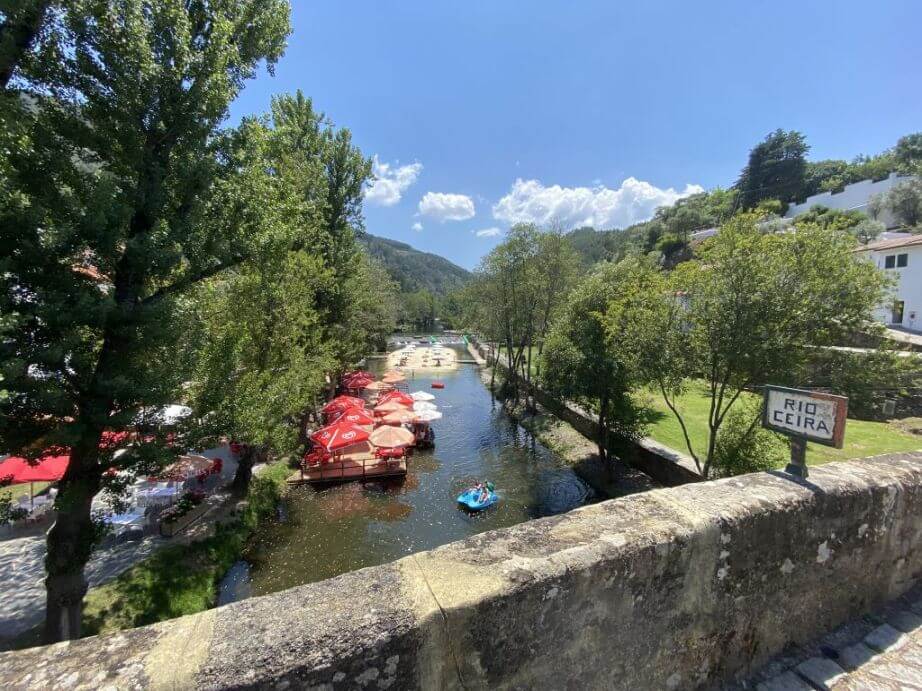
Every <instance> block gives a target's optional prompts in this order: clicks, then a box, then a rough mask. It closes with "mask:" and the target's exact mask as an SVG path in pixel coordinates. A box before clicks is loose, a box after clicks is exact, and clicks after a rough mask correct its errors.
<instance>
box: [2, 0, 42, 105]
mask: <svg viewBox="0 0 922 691" xmlns="http://www.w3.org/2000/svg"><path fill="white" fill-rule="evenodd" d="M4 4H6V3H4ZM49 5H51V0H31V2H27V3H26V7H25V9H21V10H20V11H19V12H18V13H14V16H13V17H8V18H7V20H6V21H5V22H4V23H3V25H2V26H0V88H3V89H5V88H6V86H7V84H9V82H10V79H11V78H12V77H13V72H14V71H15V70H16V67H17V66H18V65H19V63H20V62H22V58H23V56H24V55H25V54H26V53H27V52H28V51H29V50H30V49H31V48H32V43H33V42H34V41H35V37H36V36H38V33H39V31H41V28H42V24H43V23H44V21H45V13H46V12H47V11H48V6H49Z"/></svg>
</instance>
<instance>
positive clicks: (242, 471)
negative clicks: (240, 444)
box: [231, 444, 257, 497]
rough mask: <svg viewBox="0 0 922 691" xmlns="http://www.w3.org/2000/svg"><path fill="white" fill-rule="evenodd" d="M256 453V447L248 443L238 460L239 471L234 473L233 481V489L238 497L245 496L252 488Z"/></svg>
mask: <svg viewBox="0 0 922 691" xmlns="http://www.w3.org/2000/svg"><path fill="white" fill-rule="evenodd" d="M256 455H257V449H256V447H255V446H252V445H250V444H247V445H246V446H245V447H244V451H243V453H242V454H240V458H239V459H238V460H237V472H236V473H235V474H234V481H233V482H232V483H231V491H232V492H233V493H234V494H235V495H236V496H238V497H242V496H244V495H245V494H246V493H247V490H248V489H249V488H250V480H251V479H252V478H253V465H254V463H255V461H256Z"/></svg>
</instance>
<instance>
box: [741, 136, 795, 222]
mask: <svg viewBox="0 0 922 691" xmlns="http://www.w3.org/2000/svg"><path fill="white" fill-rule="evenodd" d="M809 150H810V147H809V146H808V145H807V140H806V139H805V138H804V136H803V135H802V134H801V133H800V132H797V131H794V130H791V131H790V132H786V131H785V130H782V129H778V130H775V131H774V132H772V133H771V134H769V135H768V136H767V137H766V138H765V139H764V140H763V141H762V142H761V143H759V144H757V145H756V146H755V147H754V148H753V149H752V151H750V152H749V162H748V163H747V164H746V167H745V168H743V171H742V173H740V177H739V180H737V182H736V185H735V187H736V189H737V190H738V192H739V195H740V203H741V206H742V208H744V209H751V208H752V207H754V206H755V205H756V204H758V203H759V202H760V201H761V200H763V199H767V198H768V199H771V198H774V199H780V200H781V201H784V202H790V201H793V200H795V199H799V198H801V197H802V196H803V192H804V189H805V181H806V171H807V161H806V155H807V152H808V151H809Z"/></svg>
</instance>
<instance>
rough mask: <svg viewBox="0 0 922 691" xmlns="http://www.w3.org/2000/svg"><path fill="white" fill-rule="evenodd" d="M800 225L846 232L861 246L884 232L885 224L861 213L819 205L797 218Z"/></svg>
mask: <svg viewBox="0 0 922 691" xmlns="http://www.w3.org/2000/svg"><path fill="white" fill-rule="evenodd" d="M797 223H798V224H814V225H818V226H820V227H822V228H828V229H830V230H840V231H846V232H848V233H849V234H851V235H852V236H853V237H854V238H855V239H857V240H858V242H860V243H861V244H865V245H866V244H867V243H869V242H871V241H872V240H873V239H874V238H876V237H877V236H878V235H880V233H882V232H883V231H884V225H883V223H880V222H879V221H874V220H871V219H870V218H868V217H867V216H865V215H864V214H863V213H861V212H860V211H841V210H839V209H828V208H826V207H825V206H821V205H819V204H816V205H814V206H813V207H811V208H810V210H809V211H807V212H805V213H802V214H800V215H799V216H798V217H797Z"/></svg>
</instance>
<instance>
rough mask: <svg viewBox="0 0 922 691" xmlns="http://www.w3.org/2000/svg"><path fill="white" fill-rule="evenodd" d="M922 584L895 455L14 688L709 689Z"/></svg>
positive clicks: (178, 630)
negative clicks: (787, 646)
mask: <svg viewBox="0 0 922 691" xmlns="http://www.w3.org/2000/svg"><path fill="white" fill-rule="evenodd" d="M450 510H453V507H451V506H450V505H449V504H448V503H446V511H450ZM298 558H304V559H311V558H313V557H312V555H310V554H304V555H300V556H299V557H298ZM920 571H922V453H910V454H901V455H890V456H880V457H875V458H870V459H863V460H857V461H853V462H845V463H830V464H828V465H825V466H820V467H816V468H811V473H810V478H809V479H808V480H807V481H803V480H796V479H793V478H791V477H789V476H787V475H785V474H784V473H780V472H768V473H756V474H752V475H746V476H742V477H737V478H731V479H726V480H718V481H713V482H700V483H694V484H688V485H684V486H680V487H671V488H667V489H661V490H655V491H651V492H648V493H645V494H637V495H632V496H628V497H625V498H622V499H616V500H611V501H606V502H603V503H600V504H595V505H592V506H586V507H583V508H580V509H576V510H574V511H571V512H570V513H567V514H564V515H560V516H555V517H551V518H543V519H539V520H535V521H530V522H528V523H522V524H520V525H517V526H514V527H511V528H506V529H502V530H496V531H492V532H488V533H483V534H481V535H478V536H475V537H472V538H468V539H466V540H463V541H460V542H455V543H451V544H448V545H445V546H443V547H440V548H438V549H434V550H432V551H429V552H422V553H419V554H415V555H411V556H408V557H406V558H404V559H401V560H399V561H397V562H394V563H391V564H385V565H382V566H378V567H373V568H368V569H362V570H360V571H355V572H352V573H347V574H344V575H342V576H339V577H337V578H333V579H330V580H327V581H323V582H320V583H314V584H310V585H306V586H301V587H298V588H293V589H291V590H286V591H283V592H280V593H276V594H274V595H268V596H265V597H257V598H252V599H249V600H245V601H243V602H239V603H235V604H232V605H228V606H225V607H220V608H218V609H214V610H210V611H208V612H204V613H202V614H197V615H192V616H188V617H182V618H180V619H176V620H173V621H168V622H163V623H161V624H156V625H154V626H149V627H144V628H140V629H135V630H131V631H126V632H123V633H119V634H115V635H109V636H102V637H94V638H88V639H84V640H81V641H75V642H72V643H68V644H60V645H55V646H49V647H44V648H35V649H31V650H26V651H19V652H14V653H5V654H2V655H0V688H4V689H48V688H69V689H75V688H92V689H100V688H178V689H185V688H207V689H223V688H235V689H239V688H275V689H296V688H318V689H320V688H322V689H352V688H365V689H416V688H421V689H485V688H491V689H492V688H548V689H552V688H573V689H584V688H609V689H632V690H638V689H691V688H698V687H709V686H714V685H717V684H719V683H721V682H723V681H727V680H730V679H732V678H734V677H739V676H744V675H746V674H747V672H749V671H751V670H753V669H755V668H757V667H758V666H759V665H760V664H761V663H762V662H764V661H765V660H767V659H768V658H770V657H771V656H772V655H774V654H776V653H777V652H778V651H780V650H781V649H782V648H783V647H784V646H785V645H786V644H788V643H789V642H803V641H807V640H810V639H812V638H813V637H815V636H817V635H818V634H821V633H823V632H825V631H828V630H830V629H832V628H834V627H835V626H837V625H838V624H840V623H842V622H843V621H845V620H847V619H849V618H852V617H854V616H856V615H859V614H861V613H863V612H865V611H867V610H869V609H870V608H872V607H875V606H877V605H880V604H881V603H883V602H885V601H887V600H890V599H892V598H895V597H897V596H899V595H900V594H902V593H903V592H905V591H906V590H907V589H909V588H910V587H911V586H912V585H913V584H914V583H915V582H916V580H917V579H918V577H919V575H920Z"/></svg>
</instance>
